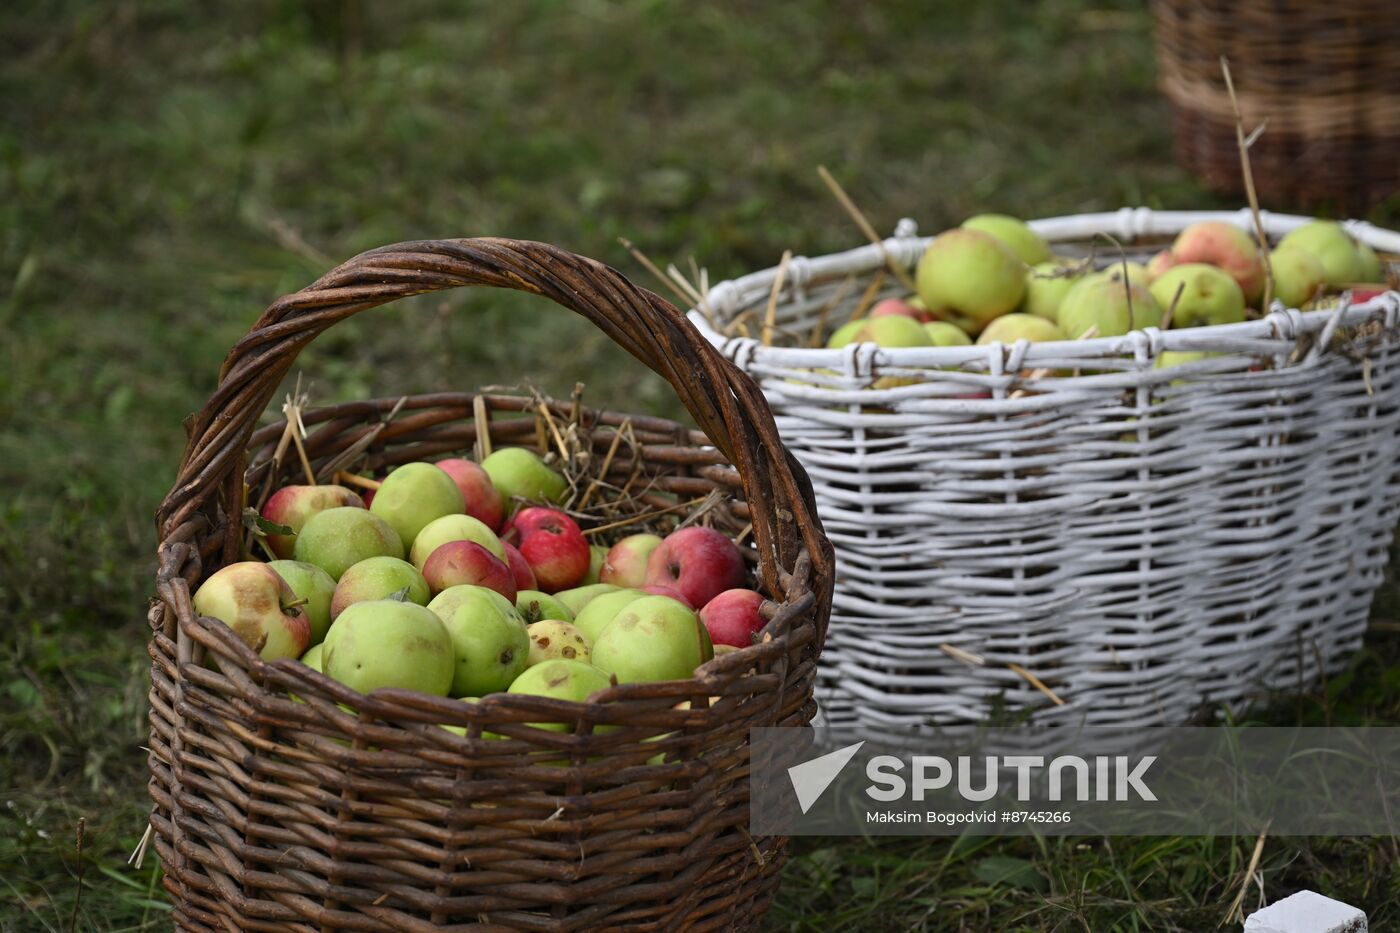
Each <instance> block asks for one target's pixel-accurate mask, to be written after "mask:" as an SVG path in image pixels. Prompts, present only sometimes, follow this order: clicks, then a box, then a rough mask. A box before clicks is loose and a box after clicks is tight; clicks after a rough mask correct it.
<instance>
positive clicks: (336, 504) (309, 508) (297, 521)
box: [262, 486, 365, 559]
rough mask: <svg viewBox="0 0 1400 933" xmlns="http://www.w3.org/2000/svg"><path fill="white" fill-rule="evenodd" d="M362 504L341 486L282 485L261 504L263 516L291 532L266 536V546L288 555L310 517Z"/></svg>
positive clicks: (289, 555)
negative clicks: (318, 513)
mask: <svg viewBox="0 0 1400 933" xmlns="http://www.w3.org/2000/svg"><path fill="white" fill-rule="evenodd" d="M364 507H365V503H364V500H362V499H361V498H360V497H359V496H357V495H356V494H355V493H353V492H351V491H350V490H348V489H346V488H345V487H344V486H283V487H282V488H281V489H279V490H277V491H276V492H274V493H273V494H272V495H271V496H270V497H269V498H268V500H267V502H266V503H264V504H263V508H262V517H263V518H265V519H267V520H268V521H270V522H272V523H273V524H276V525H284V526H286V527H288V528H290V529H292V533H291V534H290V535H268V536H267V546H268V547H269V548H271V549H272V553H274V554H276V555H277V556H278V557H281V558H284V559H285V558H288V557H291V556H292V551H293V549H294V548H295V545H296V535H298V534H300V533H301V529H302V528H303V527H305V525H306V520H307V519H309V518H310V517H311V516H313V515H315V514H316V513H317V512H324V511H325V510H326V509H335V508H356V509H362V508H364Z"/></svg>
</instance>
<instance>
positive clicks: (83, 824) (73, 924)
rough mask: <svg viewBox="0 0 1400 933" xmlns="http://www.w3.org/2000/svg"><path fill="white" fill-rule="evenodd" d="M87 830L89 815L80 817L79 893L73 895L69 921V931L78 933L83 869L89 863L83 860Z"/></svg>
mask: <svg viewBox="0 0 1400 933" xmlns="http://www.w3.org/2000/svg"><path fill="white" fill-rule="evenodd" d="M86 830H87V817H85V816H80V817H78V893H77V894H75V895H73V916H72V918H71V919H70V920H69V921H68V930H69V933H76V930H77V929H78V905H79V904H81V903H82V900H83V870H84V869H85V868H86V867H87V863H86V862H84V861H83V836H84V833H85V832H86Z"/></svg>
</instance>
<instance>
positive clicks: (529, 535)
mask: <svg viewBox="0 0 1400 933" xmlns="http://www.w3.org/2000/svg"><path fill="white" fill-rule="evenodd" d="M515 528H516V530H517V531H518V532H519V534H520V545H519V549H520V553H521V555H522V556H523V557H524V558H525V562H526V563H527V564H529V565H530V570H531V571H533V572H534V574H535V581H536V585H537V586H538V587H539V588H540V589H541V590H544V591H545V592H546V593H557V592H559V591H560V590H567V589H571V588H573V587H576V586H578V585H579V584H580V583H581V582H582V581H583V578H584V576H585V575H586V574H587V573H588V564H589V560H590V558H591V555H590V553H589V550H588V539H587V538H585V537H584V536H583V532H581V531H580V530H579V527H578V525H577V524H575V522H574V520H573V519H572V518H570V517H569V516H567V515H565V514H564V513H563V512H560V511H557V510H555V509H546V508H542V507H540V506H531V507H529V508H525V509H522V510H521V511H520V513H519V514H518V515H516V516H515Z"/></svg>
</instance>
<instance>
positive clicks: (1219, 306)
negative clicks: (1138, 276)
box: [1152, 262, 1245, 327]
mask: <svg viewBox="0 0 1400 933" xmlns="http://www.w3.org/2000/svg"><path fill="white" fill-rule="evenodd" d="M1178 292H1180V295H1179V297H1178ZM1152 297H1153V298H1155V299H1157V303H1158V304H1159V305H1161V306H1162V307H1164V308H1169V307H1171V306H1172V302H1173V301H1175V302H1176V309H1175V310H1174V311H1173V312H1172V326H1173V327H1195V326H1196V325H1198V324H1237V323H1239V322H1240V321H1243V320H1244V305H1245V302H1244V293H1243V292H1242V291H1240V287H1239V285H1238V284H1237V283H1236V282H1235V280H1234V279H1232V278H1231V277H1230V276H1229V274H1228V273H1226V272H1225V270H1224V269H1220V268H1217V267H1215V266H1209V265H1206V264H1205V263H1203V262H1187V263H1182V264H1181V265H1178V266H1172V267H1171V268H1170V269H1168V270H1167V271H1166V272H1164V273H1162V276H1161V277H1160V278H1158V279H1157V281H1155V282H1153V283H1152Z"/></svg>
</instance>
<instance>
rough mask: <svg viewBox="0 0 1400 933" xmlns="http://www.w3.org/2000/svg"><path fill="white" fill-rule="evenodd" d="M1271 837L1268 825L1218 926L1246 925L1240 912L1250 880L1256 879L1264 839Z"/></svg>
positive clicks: (1261, 834)
mask: <svg viewBox="0 0 1400 933" xmlns="http://www.w3.org/2000/svg"><path fill="white" fill-rule="evenodd" d="M1268 835H1269V827H1268V824H1265V826H1264V829H1263V830H1262V831H1261V832H1260V833H1259V838H1258V839H1256V840H1254V854H1253V855H1251V856H1250V857H1249V867H1248V868H1246V869H1245V870H1244V878H1243V880H1241V881H1240V889H1239V890H1238V891H1236V892H1235V899H1234V900H1233V901H1231V902H1230V910H1229V912H1228V913H1226V914H1225V916H1224V917H1223V918H1222V919H1221V921H1220V922H1219V923H1217V924H1216V926H1217V927H1223V926H1224V925H1225V924H1227V923H1244V915H1243V913H1242V912H1241V911H1240V906H1241V905H1242V904H1244V895H1245V892H1246V891H1248V890H1249V880H1250V879H1251V878H1253V877H1254V870H1255V869H1256V868H1258V867H1259V857H1260V856H1261V855H1263V854H1264V839H1265V838H1266V837H1267V836H1268Z"/></svg>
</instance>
